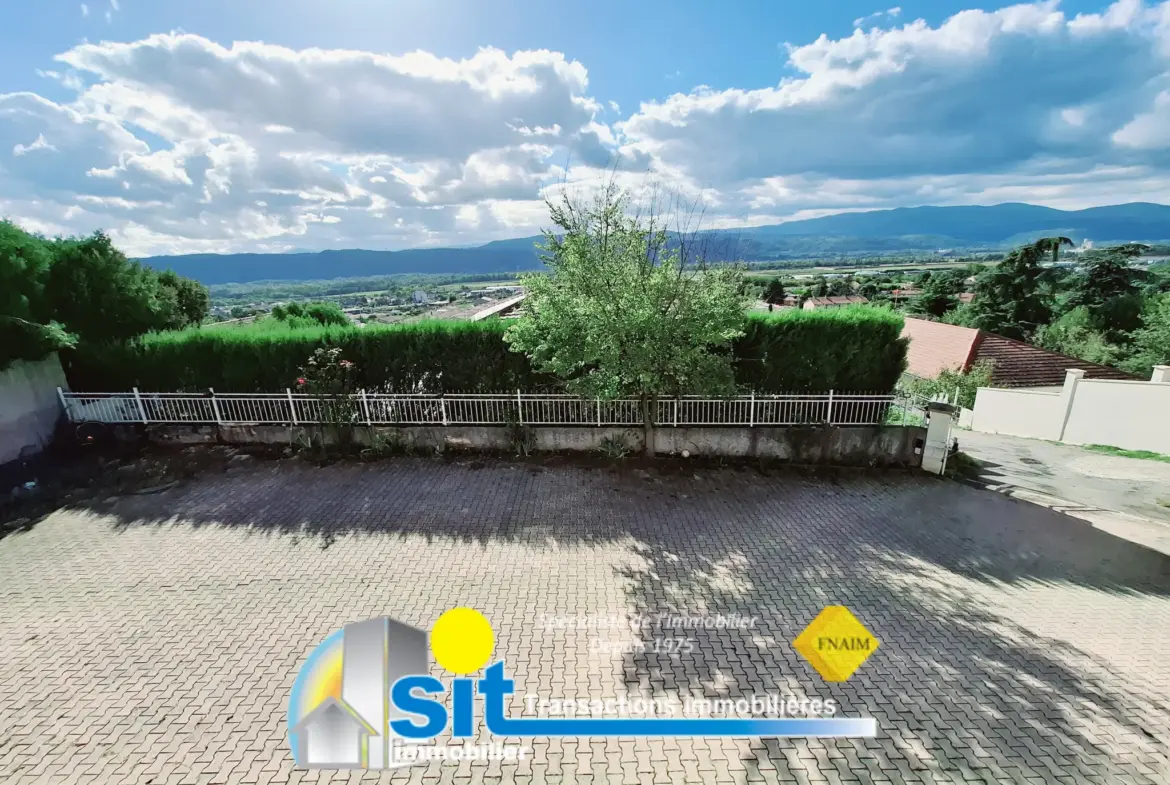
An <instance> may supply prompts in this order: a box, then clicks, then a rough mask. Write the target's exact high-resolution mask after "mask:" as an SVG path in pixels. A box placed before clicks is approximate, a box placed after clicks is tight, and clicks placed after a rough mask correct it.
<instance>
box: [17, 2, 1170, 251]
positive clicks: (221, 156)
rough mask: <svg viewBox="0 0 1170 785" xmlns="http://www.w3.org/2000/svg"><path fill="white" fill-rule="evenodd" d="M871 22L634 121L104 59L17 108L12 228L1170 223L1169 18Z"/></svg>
mask: <svg viewBox="0 0 1170 785" xmlns="http://www.w3.org/2000/svg"><path fill="white" fill-rule="evenodd" d="M117 10H118V6H117V5H116V4H114V3H110V4H109V7H108V8H106V13H107V14H112V13H113V12H115V11H117ZM895 19H897V20H898V26H895V22H894V20H895ZM858 22H859V23H864V25H866V26H870V25H872V27H868V29H866V30H863V29H856V30H854V31H853V32H852V34H851V35H849V36H846V37H843V38H840V39H830V38H828V37H827V36H821V37H820V38H818V39H816V40H814V41H811V42H806V43H803V44H798V45H786V46H787V49H786V51H787V56H788V64H787V65H788V72H789V73H791V74H793V75H791V76H785V77H783V78H782V76H781V73H780V72H779V70H778V71H777V72H776V73H775V74H772V75H764V76H763V77H762V78H761V80H760V82H759V83H757V84H744V85H740V86H738V87H737V88H734V89H726V90H714V89H710V88H706V87H699V88H695V89H693V90H691V91H689V92H678V93H675V94H674V95H671V96H669V97H667V98H665V99H662V100H647V101H644V102H643V103H642V104H641V105H640V107H638V108H637V110H636V111H634V112H633V114H631V115H630V116H629V117H628V118H626V119H625V120H621V121H617V120H616V117H620V116H621V110H620V107H619V106H618V105H617V104H616V103H615V102H613V101H608V100H605V99H604V98H603V97H602V98H595V97H593V96H592V95H590V92H589V91H590V86H589V80H588V72H587V70H586V65H587V64H583V63H579V62H576V61H573V60H570V59H569V58H567V57H566V56H564V55H563V54H561V53H558V52H552V51H546V50H534V51H521V52H514V53H506V52H503V51H500V50H497V49H491V48H486V49H482V50H480V51H478V52H474V53H469V54H468V56H466V57H463V58H445V57H439V56H436V55H433V54H430V53H427V52H417V51H416V52H410V53H407V54H398V55H394V54H378V53H373V52H365V51H351V50H323V49H290V48H287V47H281V46H275V45H272V44H265V43H260V42H237V43H234V44H232V45H230V46H225V45H222V44H220V43H216V42H213V41H210V40H208V39H205V38H202V37H199V36H196V35H188V34H179V33H170V34H159V35H153V36H150V37H147V38H143V39H141V40H135V41H128V42H101V43H83V44H81V45H78V46H75V47H73V48H72V49H69V50H68V51H65V52H62V53H61V54H60V55H59V56H58V57H57V58H56V59H57V61H58V63H59V65H58V66H57V68H56V70H43V71H41V72H40V73H41V75H42V76H43V77H44V78H47V79H51V80H53V84H52V88H53V91H52V92H51V93H50V92H46V93H45V95H52V96H54V99H53V100H50V98H47V97H44V96H42V95H38V94H36V93H34V92H14V93H7V94H0V151H3V150H12V151H13V154H12V155H11V156H8V155H0V214H3V215H11V216H13V217H15V218H18V219H20V220H26V221H28V222H29V224H30V225H35V226H38V227H55V228H54V229H53V230H54V231H57V230H61V231H71V232H73V231H91V230H92V229H96V228H99V227H104V228H108V229H110V230H111V231H112V233H113V234H114V236H115V238H116V239H117V241H118V242H120V243H122V244H123V245H124V246H125V247H126V248H127V250H129V251H130V252H132V253H166V252H181V251H212V250H214V251H224V250H233V249H235V250H284V249H287V248H290V247H297V248H325V247H338V246H341V247H357V246H364V247H375V248H381V247H392V248H393V247H405V246H422V245H438V244H456V243H457V244H465V243H472V242H476V241H487V240H491V239H497V238H502V237H511V236H518V235H521V234H527V233H531V232H534V231H535V230H536V229H537V228H539V227H540V226H541V225H542V224H543V223H544V222H545V220H546V214H545V208H544V205H543V201H542V199H543V197H544V196H546V195H550V194H555V193H556V192H557V191H558V190H559V189H562V188H587V187H592V186H594V185H596V184H598V183H600V182H601V181H602V180H603V179H604V178H605V177H606V176H612V177H613V178H614V179H616V180H617V181H618V182H619V183H620V184H622V185H627V186H633V187H636V186H638V185H640V184H644V182H645V181H646V179H647V176H649V177H650V178H653V179H654V180H656V181H658V182H661V183H663V184H665V185H667V186H669V187H673V188H677V189H679V190H680V191H681V192H682V193H683V194H684V196H686V197H688V198H692V199H694V198H701V199H702V200H703V201H704V202H705V204H706V206H707V213H706V218H705V221H706V223H707V224H708V225H711V226H742V225H758V224H763V223H770V222H776V221H780V220H786V219H791V218H793V217H812V216H816V215H823V214H826V213H828V212H835V211H842V210H861V209H875V208H881V207H891V206H901V205H912V204H987V203H993V202H997V201H1009V200H1011V201H1030V202H1037V203H1044V204H1051V205H1053V206H1057V207H1081V206H1087V205H1088V204H1093V203H1107V202H1118V201H1134V200H1137V199H1145V200H1150V201H1168V202H1170V130H1167V129H1170V2H1166V3H1162V4H1160V5H1149V4H1143V3H1141V2H1139V0H1120V1H1119V2H1117V3H1114V4H1113V5H1111V6H1109V7H1107V8H1103V9H1102V11H1101V12H1100V13H1097V14H1081V15H1077V16H1074V17H1070V16H1068V15H1066V14H1064V13H1063V12H1062V11H1061V9H1060V6H1059V5H1058V4H1057V3H1056V2H1054V1H1053V0H1047V1H1046V2H1037V3H1031V4H1023V5H1017V6H1011V7H1007V8H1003V9H999V10H997V11H990V12H989V11H981V10H968V11H963V12H961V13H959V14H956V15H955V16H953V17H951V18H949V19H947V20H945V21H944V22H942V23H940V24H938V25H937V26H934V27H932V26H930V25H928V24H926V23H925V22H923V21H921V20H918V21H909V22H907V23H905V24H902V23H901V19H900V11H898V9H895V8H890V9H887V10H886V11H881V12H879V13H878V14H877V15H873V16H872V17H867V18H866V19H864V20H858ZM882 25H885V27H882ZM858 26H859V27H860V26H861V25H860V24H859V25H858ZM651 73H654V72H653V71H652V72H651ZM61 95H66V96H68V97H67V98H64V99H62V98H59V97H58V96H61ZM610 112H612V113H613V114H612V115H611V114H609V113H610ZM615 164H616V166H615ZM611 167H613V168H615V169H616V171H613V172H612V174H610V175H607V174H606V172H607V171H608V170H610V169H611Z"/></svg>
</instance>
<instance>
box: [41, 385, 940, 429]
mask: <svg viewBox="0 0 1170 785" xmlns="http://www.w3.org/2000/svg"><path fill="white" fill-rule="evenodd" d="M58 392H59V395H60V398H61V405H62V406H63V407H64V410H65V414H66V416H67V417H68V419H69V420H70V421H72V422H101V423H109V424H115V423H147V424H150V423H158V424H163V423H167V424H182V423H188V424H192V425H194V424H212V423H215V424H219V425H314V424H321V423H330V422H337V421H338V420H339V419H341V420H342V421H345V422H353V423H356V424H363V425H509V424H516V425H595V426H603V425H610V426H612V425H630V426H636V425H641V424H642V403H641V401H639V400H637V399H618V400H610V401H604V400H590V399H585V398H577V397H574V396H570V395H540V394H526V393H522V392H520V391H517V392H515V393H498V394H476V395H471V394H449V395H425V394H418V395H392V394H384V393H365V392H362V393H357V394H354V395H350V396H346V397H344V398H342V399H337V398H331V397H328V396H315V395H305V394H300V393H294V392H292V391H291V390H289V391H286V392H283V393H248V394H239V393H227V394H224V393H215V392H211V391H209V392H207V393H205V394H203V395H199V394H195V393H146V392H139V391H138V390H134V391H132V392H127V393H77V392H64V391H61V390H59V391H58ZM916 408H917V407H916V405H915V404H914V403H913V402H911V401H909V400H907V399H906V398H903V397H901V396H894V395H864V394H841V393H835V392H830V393H828V394H825V395H741V396H735V397H731V398H705V397H698V396H685V397H681V398H659V399H657V401H656V411H655V412H654V415H655V417H654V420H655V423H656V424H657V425H660V426H668V427H669V426H694V425H746V426H749V427H751V426H756V425H819V424H826V425H882V424H889V425H904V424H906V420H907V417H908V416H910V417H913V412H914V411H915V410H916Z"/></svg>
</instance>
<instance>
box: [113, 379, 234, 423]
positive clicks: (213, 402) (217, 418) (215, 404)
mask: <svg viewBox="0 0 1170 785" xmlns="http://www.w3.org/2000/svg"><path fill="white" fill-rule="evenodd" d="M207 391H208V392H209V393H211V408H212V411H214V412H215V424H216V425H223V417H220V415H219V401H217V400H215V388H213V387H208V388H207ZM135 392H137V390H135Z"/></svg>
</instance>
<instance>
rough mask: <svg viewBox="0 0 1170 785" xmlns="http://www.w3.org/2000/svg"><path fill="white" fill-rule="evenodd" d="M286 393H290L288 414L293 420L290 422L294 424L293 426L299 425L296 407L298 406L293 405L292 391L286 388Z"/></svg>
mask: <svg viewBox="0 0 1170 785" xmlns="http://www.w3.org/2000/svg"><path fill="white" fill-rule="evenodd" d="M284 391H285V392H286V393H288V413H289V417H290V418H291V420H290V421H291V422H292V424H293V425H296V424H297V407H296V404H295V403H293V397H292V390H291V389H289V388H288V387H285V388H284Z"/></svg>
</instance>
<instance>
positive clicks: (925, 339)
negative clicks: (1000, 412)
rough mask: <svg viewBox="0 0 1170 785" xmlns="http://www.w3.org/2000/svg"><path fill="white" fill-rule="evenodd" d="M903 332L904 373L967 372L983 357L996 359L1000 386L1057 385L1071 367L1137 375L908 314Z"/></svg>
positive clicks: (1095, 374)
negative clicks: (905, 347)
mask: <svg viewBox="0 0 1170 785" xmlns="http://www.w3.org/2000/svg"><path fill="white" fill-rule="evenodd" d="M902 337H903V338H909V339H910V347H909V350H908V351H907V354H906V372H907V373H909V374H911V375H913V376H918V377H920V378H923V379H933V378H934V377H936V376H938V375H939V373H941V372H942V371H943V370H946V369H950V370H956V371H967V370H970V369H971V367H972V366H974V365H976V364H978V363H980V362H990V363H991V364H992V373H991V383H992V384H994V385H995V386H996V387H1059V386H1060V385H1062V384H1064V377H1065V373H1064V372H1065V371H1066V370H1067V369H1069V368H1080V369H1082V370H1083V371H1085V378H1086V379H1135V378H1137V377H1135V376H1132V375H1131V374H1128V373H1125V372H1124V371H1119V370H1118V369H1116V368H1110V367H1109V366H1107V365H1097V364H1096V363H1090V362H1085V361H1084V360H1079V359H1077V358H1076V357H1069V356H1068V355H1064V354H1058V353H1056V352H1050V351H1048V350H1047V349H1041V348H1040V347H1038V346H1032V345H1030V344H1026V343H1023V342H1022V341H1015V340H1012V339H1011V338H1005V337H1003V336H1002V335H996V334H995V333H989V332H987V331H985V330H977V329H974V328H972V327H959V326H956V325H953V324H943V323H942V322H931V321H927V320H925V319H909V318H908V319H906V325H905V327H903V328H902Z"/></svg>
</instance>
